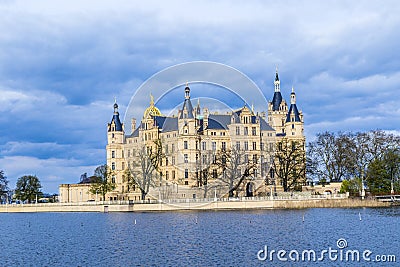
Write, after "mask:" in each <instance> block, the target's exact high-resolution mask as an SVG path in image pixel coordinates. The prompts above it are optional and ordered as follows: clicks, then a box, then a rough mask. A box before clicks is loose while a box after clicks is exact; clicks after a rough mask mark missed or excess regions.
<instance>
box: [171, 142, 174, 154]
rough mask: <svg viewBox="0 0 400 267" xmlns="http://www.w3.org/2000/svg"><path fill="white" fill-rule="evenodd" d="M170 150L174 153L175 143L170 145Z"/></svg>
mask: <svg viewBox="0 0 400 267" xmlns="http://www.w3.org/2000/svg"><path fill="white" fill-rule="evenodd" d="M171 152H172V153H174V152H175V144H172V145H171Z"/></svg>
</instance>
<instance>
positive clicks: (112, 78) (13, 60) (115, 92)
mask: <svg viewBox="0 0 400 267" xmlns="http://www.w3.org/2000/svg"><path fill="white" fill-rule="evenodd" d="M165 2H167V1H165ZM0 13H1V16H0V111H1V115H0V125H1V127H0V169H2V170H4V171H5V173H6V175H7V176H8V178H9V180H10V186H11V187H14V186H15V182H16V180H17V178H18V177H20V176H22V175H24V174H36V175H38V177H39V178H40V179H41V181H42V184H43V187H44V188H43V191H45V192H51V193H53V192H57V190H58V184H60V183H73V182H77V181H78V180H79V177H80V174H82V173H84V172H87V173H89V174H92V173H93V170H94V168H95V167H96V166H98V165H100V164H104V163H105V145H106V124H107V123H108V122H109V121H110V119H111V116H112V105H113V102H114V97H117V99H118V103H119V105H120V112H121V115H122V116H123V114H124V112H125V110H126V109H127V106H128V104H129V102H130V99H131V97H132V95H133V94H134V93H135V91H136V90H137V88H139V87H140V85H141V84H142V83H143V82H144V81H146V80H147V79H148V78H149V77H151V76H152V75H153V74H155V73H157V72H158V71H161V70H163V69H164V68H167V67H170V66H172V65H176V64H180V63H183V62H190V61H199V60H200V61H213V62H219V63H223V64H227V65H229V66H232V67H233V68H236V69H238V70H240V71H241V72H243V73H244V74H246V75H247V76H248V77H249V78H250V79H252V80H253V81H254V82H255V83H256V84H257V85H258V86H259V88H260V89H261V90H262V92H263V94H264V95H265V97H266V98H267V99H269V100H270V99H271V98H272V95H273V79H274V75H275V67H276V66H278V68H279V75H280V78H281V89H282V92H283V95H284V97H285V98H286V99H289V94H290V89H291V87H292V86H294V88H295V90H296V92H297V102H298V105H299V107H300V109H302V110H303V112H304V116H305V124H306V126H305V130H306V134H307V138H308V139H312V137H313V136H314V135H315V133H318V132H321V131H325V130H329V131H364V130H371V129H383V130H388V131H393V132H397V133H399V132H400V107H399V104H398V101H399V96H398V92H399V89H400V88H399V87H400V54H399V52H398V51H399V47H400V35H399V29H400V16H399V14H400V3H399V2H398V1H197V2H196V3H194V1H168V3H164V1H117V0H114V1H97V0H96V1H52V0H48V1H40V0H37V1H12V0H0Z"/></svg>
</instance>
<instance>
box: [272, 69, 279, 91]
mask: <svg viewBox="0 0 400 267" xmlns="http://www.w3.org/2000/svg"><path fill="white" fill-rule="evenodd" d="M274 85H275V92H280V91H281V88H280V87H281V82H280V81H279V75H278V67H276V72H275V81H274Z"/></svg>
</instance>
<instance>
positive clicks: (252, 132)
mask: <svg viewBox="0 0 400 267" xmlns="http://www.w3.org/2000/svg"><path fill="white" fill-rule="evenodd" d="M251 134H252V135H257V130H256V127H251Z"/></svg>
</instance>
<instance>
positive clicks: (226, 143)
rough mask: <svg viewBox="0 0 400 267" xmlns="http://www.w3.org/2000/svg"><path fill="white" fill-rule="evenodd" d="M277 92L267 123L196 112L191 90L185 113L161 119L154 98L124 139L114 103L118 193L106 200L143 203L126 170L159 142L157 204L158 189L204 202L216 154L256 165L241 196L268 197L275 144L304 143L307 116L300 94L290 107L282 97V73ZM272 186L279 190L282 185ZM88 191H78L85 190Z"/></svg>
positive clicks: (244, 112)
mask: <svg viewBox="0 0 400 267" xmlns="http://www.w3.org/2000/svg"><path fill="white" fill-rule="evenodd" d="M274 88H275V89H274V90H275V92H274V95H273V99H272V101H271V102H269V104H268V107H266V108H268V119H267V118H266V114H265V112H260V113H258V112H255V111H254V110H253V109H250V108H249V107H248V106H246V105H245V106H243V107H242V108H240V109H238V110H235V111H231V112H227V113H225V114H218V113H216V112H211V111H209V110H208V109H207V108H206V107H203V108H202V107H201V105H200V102H198V103H197V105H196V106H193V104H192V101H191V98H190V88H189V86H188V85H186V87H185V90H184V99H183V104H182V107H181V109H180V110H179V111H178V114H175V115H174V116H169V117H168V116H164V115H162V114H161V112H160V110H159V109H158V108H157V107H156V106H155V103H154V99H153V97H152V96H150V105H149V107H148V108H147V109H146V110H145V112H144V114H143V117H142V119H141V121H140V122H139V123H138V125H137V123H136V119H135V118H132V119H131V122H132V126H131V129H130V132H129V133H126V130H125V127H124V124H123V123H122V122H121V120H120V117H119V111H118V104H117V103H115V104H114V114H113V117H112V120H111V122H110V123H109V124H108V125H107V146H106V150H107V165H108V166H109V167H110V168H111V169H112V171H113V176H112V181H113V182H115V183H116V189H115V190H114V191H113V192H111V193H109V194H107V200H139V199H140V197H141V194H140V190H139V188H138V187H137V186H134V187H133V188H132V186H129V184H128V183H127V181H126V180H127V179H126V175H127V169H129V168H133V167H134V164H135V162H136V161H137V157H138V151H140V150H141V149H142V148H143V147H145V148H146V149H154V141H155V140H160V141H161V143H162V154H163V157H162V161H161V164H160V166H159V170H158V171H159V176H160V182H159V184H158V185H157V186H158V187H159V188H158V189H151V191H150V194H149V197H151V196H153V197H156V198H157V197H158V196H159V194H160V192H161V191H160V188H162V189H163V190H164V191H163V192H165V190H166V189H168V188H170V190H169V192H170V194H169V195H168V197H172V198H188V197H190V198H191V197H202V195H201V189H202V187H203V186H204V185H205V181H204V179H203V172H204V167H205V166H207V165H209V164H210V163H211V162H212V161H213V159H214V158H215V156H216V154H217V153H218V151H221V150H229V149H232V148H234V149H238V150H240V151H241V153H243V157H244V159H246V160H250V161H252V162H254V163H256V170H255V171H254V173H252V175H251V176H250V177H248V179H246V181H244V182H243V185H242V187H241V188H239V189H238V191H239V190H240V192H239V194H238V195H239V196H255V195H257V194H259V193H260V192H261V191H262V192H265V191H266V188H265V181H266V179H268V178H269V176H270V175H271V174H270V173H271V169H273V168H272V166H273V164H272V162H273V160H274V151H275V146H276V142H277V141H278V140H280V139H282V138H287V139H289V140H300V141H304V140H305V137H304V133H303V131H304V122H303V114H302V112H301V111H299V110H298V108H297V105H296V94H295V92H294V90H293V88H292V92H291V99H290V106H288V105H287V104H286V102H285V100H284V99H283V97H282V95H281V91H280V80H279V76H278V71H277V72H276V76H275V81H274ZM217 175H218V174H217V172H214V173H213V175H211V178H210V179H209V180H208V183H211V182H213V181H216V180H218V179H217V178H218V177H217ZM274 182H275V184H276V185H277V187H278V190H279V187H280V181H274ZM87 185H88V184H85V185H81V186H80V187H82V190H83V187H87ZM75 186H76V188H80V187H79V185H69V190H70V191H71V190H72V192H75V191H74V190H78V191H76V192H75V193H72V195H73V196H75V195H76V196H77V197H72V198H71V197H70V198H69V201H71V200H72V199H73V200H80V199H79V197H80V194H81V193H80V192H79V189H75ZM221 186H222V185H221ZM66 188H67V187H66V185H61V186H60V197H61V199H62V201H64V202H66V196H67V195H68V194H71V193H68V192H66V191H65V190H66ZM225 189H226V188H225ZM225 189H224V188H219V191H218V196H219V197H223V196H226V193H227V190H225ZM62 190H63V192H61V191H62ZM167 191H168V190H167ZM78 192H79V193H78ZM82 194H84V193H83V191H82ZM86 194H87V195H90V194H88V193H86ZM214 194H217V192H216V190H214V191H212V192H209V195H208V197H213V196H214ZM90 198H93V195H91V196H89V197H88V199H90ZM81 199H83V198H82V197H81Z"/></svg>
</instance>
